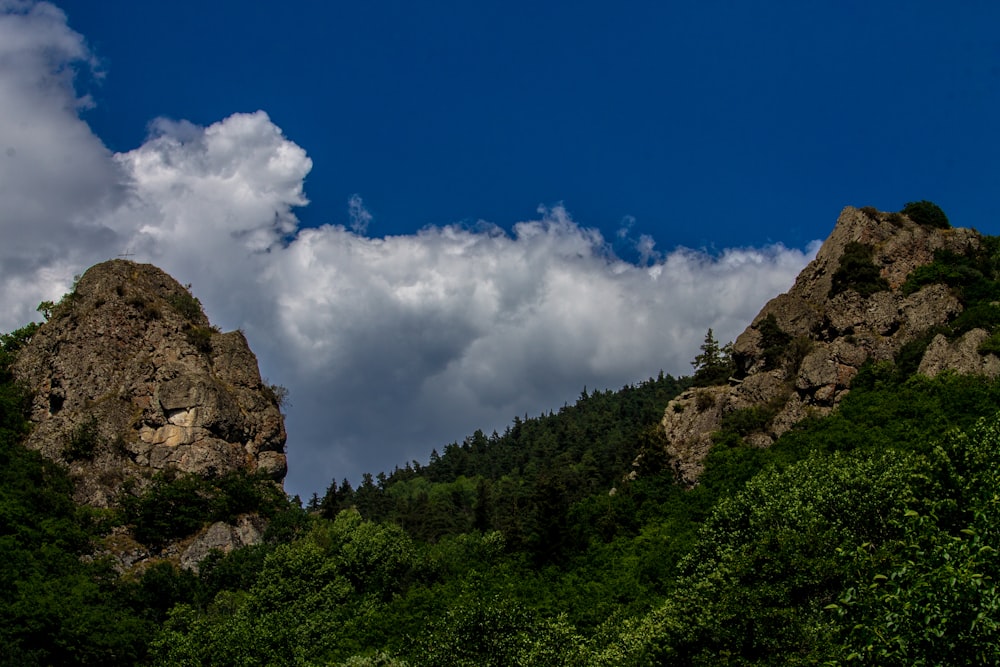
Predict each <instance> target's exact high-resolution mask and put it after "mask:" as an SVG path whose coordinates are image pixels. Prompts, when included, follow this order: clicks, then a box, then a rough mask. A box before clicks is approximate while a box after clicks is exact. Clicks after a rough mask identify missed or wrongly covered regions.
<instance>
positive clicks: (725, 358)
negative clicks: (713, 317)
mask: <svg viewBox="0 0 1000 667" xmlns="http://www.w3.org/2000/svg"><path fill="white" fill-rule="evenodd" d="M731 353H732V343H727V344H726V345H721V346H720V345H719V341H717V340H716V339H715V334H714V333H713V332H712V329H711V328H709V330H708V333H706V334H705V342H703V343H702V344H701V354H699V355H697V356H695V358H694V361H692V362H691V365H692V366H694V385H695V386H696V387H710V386H712V385H717V384H724V383H725V382H726V381H727V380H728V379H729V377H730V376H731V375H732V374H733V372H734V370H735V367H734V365H733V361H732V357H731Z"/></svg>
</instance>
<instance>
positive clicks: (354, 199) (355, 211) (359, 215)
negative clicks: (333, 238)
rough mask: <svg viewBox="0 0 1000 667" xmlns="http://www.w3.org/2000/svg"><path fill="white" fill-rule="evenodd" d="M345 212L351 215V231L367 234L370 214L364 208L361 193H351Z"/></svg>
mask: <svg viewBox="0 0 1000 667" xmlns="http://www.w3.org/2000/svg"><path fill="white" fill-rule="evenodd" d="M347 212H348V215H350V217H351V231H352V232H354V233H355V234H361V235H362V236H364V235H365V234H367V233H368V225H369V224H371V221H372V214H371V213H370V212H369V211H368V209H367V208H365V202H364V200H362V199H361V195H359V194H357V193H354V194H353V195H351V198H350V199H349V200H348V201H347Z"/></svg>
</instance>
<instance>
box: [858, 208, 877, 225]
mask: <svg viewBox="0 0 1000 667" xmlns="http://www.w3.org/2000/svg"><path fill="white" fill-rule="evenodd" d="M860 210H861V212H862V213H864V214H865V217H866V218H868V219H869V220H871V221H872V222H878V221H879V220H880V219H881V215H880V214H879V212H878V209H877V208H875V207H874V206H862V207H861V209H860Z"/></svg>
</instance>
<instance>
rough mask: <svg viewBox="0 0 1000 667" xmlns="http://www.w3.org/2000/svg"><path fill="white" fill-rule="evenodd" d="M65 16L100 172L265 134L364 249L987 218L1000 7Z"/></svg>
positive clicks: (437, 6) (326, 9) (306, 214)
mask: <svg viewBox="0 0 1000 667" xmlns="http://www.w3.org/2000/svg"><path fill="white" fill-rule="evenodd" d="M61 6H62V7H63V8H64V9H65V10H66V12H67V14H68V16H69V22H70V25H71V26H72V27H73V28H74V29H76V30H77V31H79V32H81V33H82V34H83V35H84V36H85V37H86V38H87V39H88V41H89V42H90V44H91V45H92V47H93V49H94V51H95V54H96V56H97V57H98V58H99V59H100V60H101V62H102V65H103V68H104V70H105V71H106V72H107V78H106V80H105V81H104V83H103V84H102V85H100V86H96V87H93V88H92V89H90V92H91V94H93V95H94V99H95V101H96V103H97V106H96V107H95V108H94V109H93V110H92V111H90V112H88V113H87V114H85V116H84V117H85V118H86V119H87V120H88V122H90V123H91V125H92V126H93V127H94V130H95V131H96V133H97V134H98V136H100V137H101V138H102V139H103V140H104V141H105V143H106V144H107V145H108V146H109V147H110V148H112V149H114V150H129V149H131V148H134V147H135V146H137V145H138V144H139V143H141V141H142V140H143V138H144V136H145V134H146V128H147V124H148V123H149V121H150V119H152V118H156V117H158V116H167V117H172V118H177V119H180V118H184V119H188V120H190V121H192V122H195V123H198V124H203V125H207V124H210V123H212V122H215V121H216V120H219V119H220V118H223V117H225V116H226V115H228V114H230V113H232V112H235V111H247V112H249V111H256V110H257V109H263V110H265V111H267V113H268V114H269V115H270V116H271V118H272V119H273V121H274V122H275V123H276V124H277V125H278V126H279V127H281V128H282V129H283V130H284V132H285V134H286V136H288V137H289V138H290V139H291V140H292V141H294V142H296V143H297V144H299V145H300V146H303V147H304V148H306V150H307V151H308V153H309V155H310V157H312V159H313V164H314V166H313V170H312V172H311V174H310V176H309V178H308V179H307V181H306V188H307V194H308V196H309V198H310V200H311V202H312V204H311V206H309V207H308V208H307V209H305V210H303V211H302V212H301V213H300V215H299V217H300V219H301V220H302V221H303V223H304V224H307V225H309V224H320V223H327V222H342V221H343V202H344V201H346V200H347V199H348V197H349V196H350V195H351V194H353V193H359V194H360V195H361V196H362V197H363V198H364V201H365V202H366V205H367V206H368V208H369V210H370V211H371V212H372V214H373V216H374V220H373V224H372V226H371V233H372V234H375V235H383V234H398V233H408V232H412V231H414V230H415V229H417V228H419V227H420V226H423V225H425V224H438V225H440V224H447V223H453V222H457V221H463V220H465V221H475V220H478V219H486V220H490V221H492V222H495V223H497V224H500V225H502V226H509V225H511V224H513V223H514V222H516V221H518V220H523V219H526V218H527V217H529V216H531V215H532V214H533V213H534V211H535V208H536V207H537V206H538V205H539V204H545V205H552V204H555V203H557V202H563V203H564V204H565V205H566V206H567V207H568V208H569V209H570V210H571V211H573V213H574V215H575V217H576V218H577V219H578V220H579V221H581V223H582V224H585V225H588V226H595V227H598V228H600V229H602V230H603V231H605V234H606V235H607V236H609V237H613V233H614V231H615V230H616V229H617V228H618V226H619V225H620V222H621V220H622V219H623V218H625V217H626V216H632V217H633V218H635V225H634V230H635V231H636V232H642V233H647V234H651V235H653V236H654V237H655V238H656V239H657V241H658V243H659V245H661V246H666V247H670V246H673V245H678V244H679V245H685V246H689V247H696V248H697V247H702V246H709V247H711V246H713V245H714V246H718V247H728V246H732V245H739V244H761V243H765V242H768V241H781V242H783V243H785V244H786V245H791V246H795V247H801V246H804V245H805V244H806V243H807V242H808V241H810V240H812V239H814V238H822V237H824V236H825V235H826V233H827V232H828V229H827V228H828V226H829V224H830V222H829V221H830V219H831V218H832V217H834V216H836V213H837V212H838V211H839V210H840V208H841V207H843V206H844V205H847V204H852V205H858V206H861V205H874V206H877V207H880V208H882V209H892V210H896V209H898V208H901V207H902V205H903V204H904V203H905V202H906V201H910V200H913V199H931V200H933V201H935V202H938V203H939V204H940V205H941V206H942V207H944V209H945V210H946V211H947V212H949V213H950V214H951V216H952V217H953V218H955V219H956V222H957V223H964V224H969V225H982V226H984V227H985V226H989V225H990V224H995V222H994V221H995V220H996V219H997V216H996V211H997V208H996V204H995V203H994V202H995V197H994V196H993V195H994V190H995V188H996V186H997V184H998V180H1000V158H998V154H1000V151H998V150H997V149H998V147H1000V124H998V123H997V122H996V118H997V116H998V112H1000V37H998V34H1000V33H998V31H997V26H998V25H1000V5H998V4H997V3H995V2H962V3H940V2H840V1H838V2H772V3H749V2H745V3H741V2H718V1H715V2H703V3H677V2H623V3H614V4H613V5H612V3H603V2H542V3H539V2H509V1H504V2H420V3H413V2H299V3H287V4H286V5H281V6H280V7H279V5H276V4H275V3H273V2H254V1H251V2H246V1H238V2H237V1H210V2H205V1H200V2H189V1H187V0H177V1H173V2H170V3H156V2H141V3H137V2H131V1H126V0H102V2H91V1H90V0H76V1H67V2H63V3H62V4H61ZM783 212H795V213H794V214H792V215H787V214H783Z"/></svg>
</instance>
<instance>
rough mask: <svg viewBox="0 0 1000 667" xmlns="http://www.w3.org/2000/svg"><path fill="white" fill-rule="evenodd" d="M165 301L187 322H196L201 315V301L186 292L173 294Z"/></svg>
mask: <svg viewBox="0 0 1000 667" xmlns="http://www.w3.org/2000/svg"><path fill="white" fill-rule="evenodd" d="M167 302H168V303H169V304H170V305H171V306H172V307H173V308H174V310H176V311H177V312H178V313H180V314H181V315H182V316H183V317H184V319H186V320H187V321H188V322H192V323H193V322H197V321H199V320H200V319H201V318H202V317H203V313H202V310H201V301H199V300H198V298H197V297H193V296H191V295H190V294H188V293H184V294H174V295H173V296H171V297H170V298H169V299H167Z"/></svg>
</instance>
